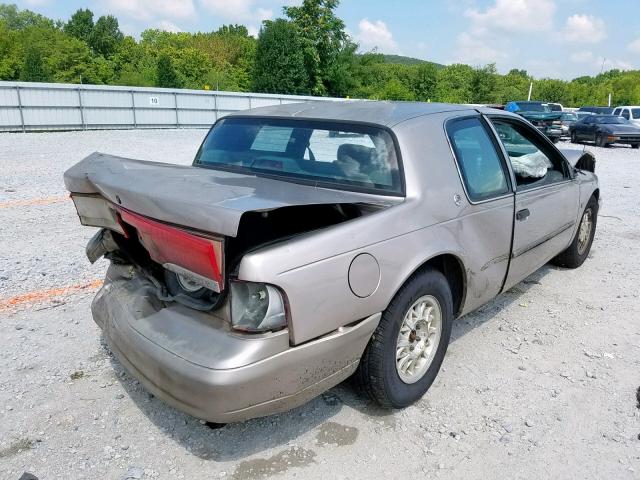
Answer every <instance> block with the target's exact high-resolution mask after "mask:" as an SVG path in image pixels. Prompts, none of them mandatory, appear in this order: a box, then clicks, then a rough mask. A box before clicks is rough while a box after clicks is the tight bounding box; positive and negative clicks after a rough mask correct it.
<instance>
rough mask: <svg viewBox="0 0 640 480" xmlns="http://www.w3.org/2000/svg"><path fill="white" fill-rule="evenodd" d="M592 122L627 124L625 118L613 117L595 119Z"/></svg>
mask: <svg viewBox="0 0 640 480" xmlns="http://www.w3.org/2000/svg"><path fill="white" fill-rule="evenodd" d="M594 121H595V122H596V123H616V124H626V123H629V121H628V120H627V119H626V118H622V117H615V116H606V117H595V118H594Z"/></svg>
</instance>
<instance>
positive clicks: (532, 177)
mask: <svg viewBox="0 0 640 480" xmlns="http://www.w3.org/2000/svg"><path fill="white" fill-rule="evenodd" d="M491 121H492V124H493V126H494V128H495V130H496V132H497V134H498V137H499V138H500V140H501V143H502V145H503V153H504V155H505V156H506V158H507V159H508V161H509V164H510V169H511V173H512V178H513V182H514V184H515V217H514V222H513V224H514V227H513V245H512V249H511V261H510V264H509V272H508V274H507V279H506V282H505V289H508V288H510V287H511V286H513V285H515V284H516V283H518V282H520V281H521V280H523V279H524V278H526V277H527V276H528V275H530V274H531V273H533V272H534V271H536V270H537V269H538V268H540V267H541V266H542V265H544V264H545V263H547V262H548V261H549V260H551V259H552V258H553V257H555V256H556V255H557V254H558V253H560V252H561V251H563V250H564V249H565V248H566V247H567V246H568V245H569V243H571V240H572V238H573V235H574V230H575V224H576V218H577V208H578V202H579V188H578V184H577V182H576V181H575V180H574V179H573V173H572V169H571V168H570V167H569V165H568V163H567V161H566V160H565V158H564V157H563V156H562V155H561V154H560V152H558V150H557V149H556V148H555V147H554V146H553V145H552V144H551V143H550V142H549V140H547V139H546V138H545V137H544V136H543V135H541V134H540V133H538V132H537V131H536V130H535V129H533V128H531V127H530V126H528V125H527V124H525V123H523V122H521V121H519V120H517V119H514V118H511V117H508V118H507V117H500V116H495V117H491Z"/></svg>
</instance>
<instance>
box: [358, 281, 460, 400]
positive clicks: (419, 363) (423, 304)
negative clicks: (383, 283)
mask: <svg viewBox="0 0 640 480" xmlns="http://www.w3.org/2000/svg"><path fill="white" fill-rule="evenodd" d="M452 322H453V300H452V295H451V288H450V287H449V283H448V282H447V279H446V278H445V277H444V275H443V274H442V273H440V272H439V271H436V270H433V269H426V270H424V271H422V272H419V273H417V274H415V275H414V276H413V278H411V279H410V280H409V281H408V282H407V283H406V284H405V285H404V286H403V287H402V288H401V289H400V291H399V292H398V293H397V294H396V296H395V297H394V298H393V300H391V303H390V304H389V306H388V307H387V309H386V310H385V311H384V312H383V314H382V318H381V319H380V323H379V324H378V327H377V328H376V330H375V332H374V333H373V336H372V337H371V340H370V341H369V345H367V348H366V349H365V352H364V354H363V356H362V358H361V360H360V365H359V366H358V370H357V372H356V380H357V382H358V383H359V385H360V386H361V388H362V389H363V390H364V391H365V392H366V393H367V394H368V395H369V397H371V398H372V399H373V400H374V401H376V402H377V403H378V404H379V405H381V406H382V407H385V408H404V407H407V406H409V405H411V404H412V403H413V402H415V401H416V400H419V399H420V398H421V397H422V396H423V395H424V394H425V392H426V391H427V390H428V389H429V387H430V386H431V384H432V383H433V382H434V380H435V378H436V375H437V374H438V371H439V370H440V365H442V361H443V359H444V355H445V353H446V351H447V347H448V345H449V338H450V336H451V324H452ZM432 330H433V331H432ZM412 370H413V371H412Z"/></svg>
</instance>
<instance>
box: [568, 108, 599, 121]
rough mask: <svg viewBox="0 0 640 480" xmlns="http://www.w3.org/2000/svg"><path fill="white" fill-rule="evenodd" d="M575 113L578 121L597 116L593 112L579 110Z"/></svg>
mask: <svg viewBox="0 0 640 480" xmlns="http://www.w3.org/2000/svg"><path fill="white" fill-rule="evenodd" d="M573 113H575V114H576V116H577V117H578V121H580V120H582V119H583V118H584V117H590V116H591V115H595V113H592V112H581V111H579V110H576V111H575V112H573Z"/></svg>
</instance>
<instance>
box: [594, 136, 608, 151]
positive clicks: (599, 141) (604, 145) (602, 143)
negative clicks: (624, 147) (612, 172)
mask: <svg viewBox="0 0 640 480" xmlns="http://www.w3.org/2000/svg"><path fill="white" fill-rule="evenodd" d="M596 145H597V146H598V147H602V148H607V142H606V141H605V139H604V137H603V136H602V135H596Z"/></svg>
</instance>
